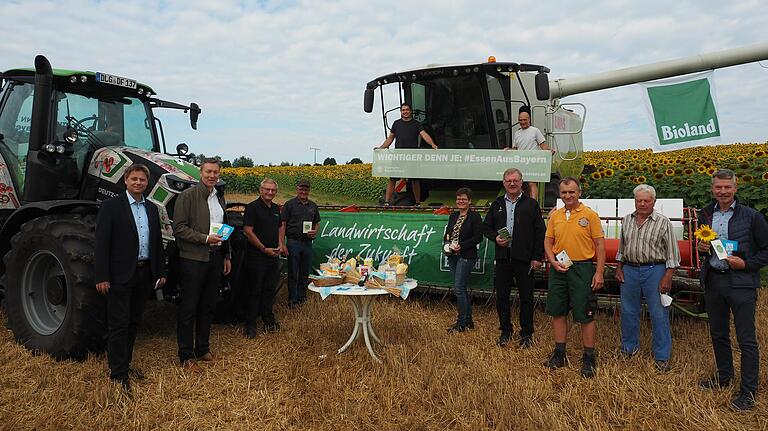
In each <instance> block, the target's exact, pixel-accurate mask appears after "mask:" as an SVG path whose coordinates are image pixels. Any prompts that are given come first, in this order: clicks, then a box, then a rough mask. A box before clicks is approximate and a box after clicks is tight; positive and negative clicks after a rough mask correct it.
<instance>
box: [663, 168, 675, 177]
mask: <svg viewBox="0 0 768 431" xmlns="http://www.w3.org/2000/svg"><path fill="white" fill-rule="evenodd" d="M664 175H666V176H668V177H671V176H672V175H675V170H674V169H672V168H668V169H667V170H666V171H664Z"/></svg>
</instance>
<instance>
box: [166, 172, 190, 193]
mask: <svg viewBox="0 0 768 431" xmlns="http://www.w3.org/2000/svg"><path fill="white" fill-rule="evenodd" d="M165 180H166V182H168V187H170V188H171V189H173V190H175V191H178V192H183V191H184V190H186V189H188V188H190V187H192V186H194V185H195V184H196V183H195V182H194V181H189V180H185V179H181V178H179V177H177V176H175V175H168V176H166V177H165Z"/></svg>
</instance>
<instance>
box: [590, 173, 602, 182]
mask: <svg viewBox="0 0 768 431" xmlns="http://www.w3.org/2000/svg"><path fill="white" fill-rule="evenodd" d="M591 177H592V179H593V180H599V179H600V178H602V177H603V175H602V174H601V173H600V172H592V175H591Z"/></svg>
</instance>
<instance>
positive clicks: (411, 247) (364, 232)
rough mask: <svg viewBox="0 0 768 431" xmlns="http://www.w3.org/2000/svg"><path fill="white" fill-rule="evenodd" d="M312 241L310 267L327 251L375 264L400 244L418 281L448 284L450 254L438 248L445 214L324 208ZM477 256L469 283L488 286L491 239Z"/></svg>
mask: <svg viewBox="0 0 768 431" xmlns="http://www.w3.org/2000/svg"><path fill="white" fill-rule="evenodd" d="M320 218H321V220H320V226H319V228H318V232H317V237H316V239H315V241H314V244H313V248H314V250H315V256H314V262H313V265H312V266H313V267H314V268H319V267H320V263H321V262H326V261H327V260H328V259H329V258H331V257H337V258H339V259H341V260H342V261H344V260H347V259H349V258H351V257H357V256H360V258H362V259H365V258H372V259H373V261H374V263H375V264H376V265H378V264H379V263H380V262H381V261H383V260H385V259H386V258H388V257H389V256H390V255H391V254H392V252H393V250H398V251H399V252H400V254H401V255H402V256H403V260H404V261H405V263H407V264H408V267H409V270H408V276H409V277H411V278H415V279H416V280H419V282H420V283H423V284H430V285H435V286H452V285H453V280H452V279H451V274H450V270H449V269H448V259H447V258H446V256H445V255H444V254H443V253H441V249H442V245H443V234H444V232H445V225H446V224H447V223H448V216H444V215H442V216H441V215H433V214H429V213H422V214H404V213H393V212H389V211H387V212H383V213H340V212H331V211H322V212H321V213H320ZM478 256H479V259H478V260H477V263H476V264H475V268H474V270H473V271H472V276H471V277H470V280H469V284H470V286H471V287H472V288H473V289H488V290H490V289H492V286H493V259H494V248H493V244H492V243H489V242H488V240H487V239H485V238H484V239H483V241H482V242H481V243H480V245H479V247H478Z"/></svg>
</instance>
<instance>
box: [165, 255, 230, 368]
mask: <svg viewBox="0 0 768 431" xmlns="http://www.w3.org/2000/svg"><path fill="white" fill-rule="evenodd" d="M179 269H180V270H181V276H180V278H181V304H179V309H178V311H177V326H176V339H177V341H178V344H179V360H180V361H181V363H184V362H186V361H189V360H190V359H193V358H196V357H198V358H199V357H200V356H203V355H205V354H206V353H208V351H209V350H210V345H209V341H208V340H209V337H210V335H211V323H212V322H213V311H214V308H215V306H216V302H217V301H218V300H219V288H220V287H221V276H222V271H223V270H224V254H223V253H222V252H221V251H217V252H212V253H211V254H210V258H209V261H208V262H198V261H196V260H190V259H185V258H179Z"/></svg>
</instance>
